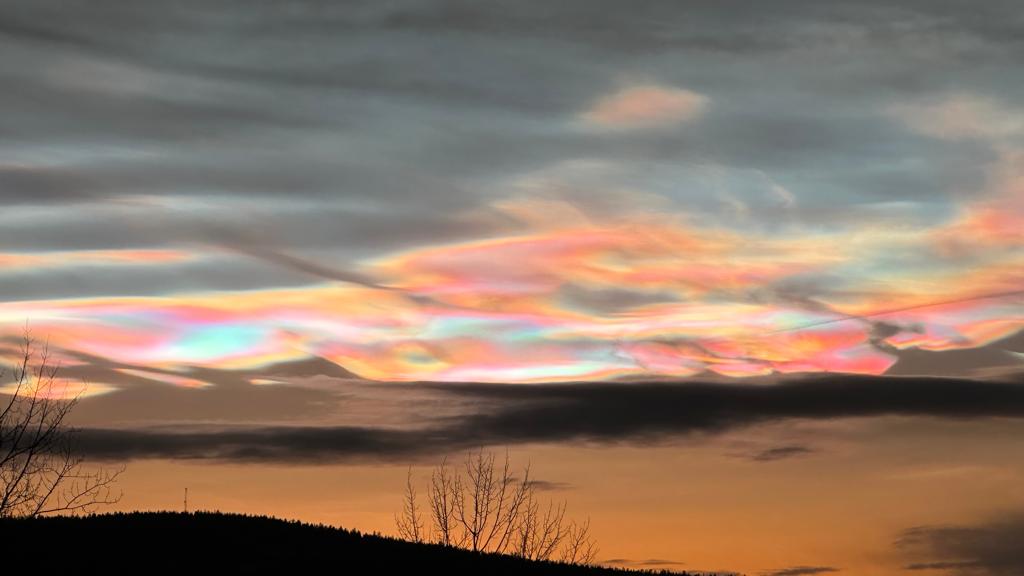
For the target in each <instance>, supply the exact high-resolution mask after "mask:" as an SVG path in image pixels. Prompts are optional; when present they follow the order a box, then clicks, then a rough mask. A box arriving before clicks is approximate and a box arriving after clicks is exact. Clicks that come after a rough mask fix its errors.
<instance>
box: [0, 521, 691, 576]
mask: <svg viewBox="0 0 1024 576" xmlns="http://www.w3.org/2000/svg"><path fill="white" fill-rule="evenodd" d="M0 540H2V542H3V549H4V555H5V562H4V566H5V568H6V567H9V566H11V564H9V562H11V561H13V562H17V563H22V560H24V561H25V563H27V564H29V565H35V566H36V567H37V569H36V570H34V572H37V573H50V572H51V569H52V571H53V572H54V573H59V572H65V571H67V572H71V571H79V570H84V571H85V573H93V572H96V573H102V574H119V573H131V574H148V573H154V571H155V572H158V573H164V572H167V571H170V570H175V571H178V570H193V571H201V572H202V573H207V572H209V571H212V570H215V571H223V573H227V574H301V573H304V572H303V571H304V570H311V571H316V573H324V572H330V573H332V574H424V573H430V572H435V571H437V572H439V573H440V574H445V575H452V574H455V575H459V574H466V575H472V576H486V575H490V574H494V575H517V576H522V575H543V576H547V575H551V576H599V575H617V576H624V575H628V574H652V573H653V572H649V571H636V570H624V569H614V568H597V567H583V566H572V565H567V564H560V563H554V562H531V561H528V560H522V559H519V558H514V557H511V556H503V555H498V554H478V553H473V552H469V551H466V550H459V549H454V548H448V547H444V546H439V545H435V544H413V543H410V542H404V541H401V540H397V539H394V538H388V537H384V536H379V535H369V534H361V533H359V532H357V531H354V530H345V529H341V528H334V527H330V526H322V525H311V524H304V523H300V522H297V521H286V520H280V519H277V518H270V517H266V516H246V515H241V514H221V513H212V512H197V513H192V514H185V513H180V512H133V513H127V514H124V513H119V514H100V515H91V516H84V517H78V518H74V517H50V518H39V519H2V520H0ZM658 574H685V573H682V572H658Z"/></svg>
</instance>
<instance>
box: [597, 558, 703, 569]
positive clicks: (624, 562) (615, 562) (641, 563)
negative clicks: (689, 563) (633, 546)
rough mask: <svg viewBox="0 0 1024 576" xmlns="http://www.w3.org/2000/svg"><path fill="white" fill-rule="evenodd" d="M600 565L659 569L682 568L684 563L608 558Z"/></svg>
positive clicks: (648, 559) (663, 560)
mask: <svg viewBox="0 0 1024 576" xmlns="http://www.w3.org/2000/svg"><path fill="white" fill-rule="evenodd" d="M601 564H606V565H610V566H634V567H647V568H659V567H668V566H684V565H685V564H686V563H685V562H679V561H678V560H666V559H665V558H647V559H645V560H633V559H630V558H610V559H608V560H603V561H602V562H601Z"/></svg>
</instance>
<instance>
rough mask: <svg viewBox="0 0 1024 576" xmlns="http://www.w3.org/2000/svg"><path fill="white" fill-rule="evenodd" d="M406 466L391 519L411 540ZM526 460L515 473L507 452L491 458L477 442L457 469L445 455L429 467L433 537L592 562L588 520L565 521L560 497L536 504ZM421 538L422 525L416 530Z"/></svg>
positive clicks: (411, 498)
mask: <svg viewBox="0 0 1024 576" xmlns="http://www.w3.org/2000/svg"><path fill="white" fill-rule="evenodd" d="M411 477H412V474H411V470H410V472H409V474H408V475H407V478H406V492H405V497H404V500H403V510H402V513H401V515H396V517H395V521H396V524H397V527H398V533H399V535H400V536H401V537H402V538H404V539H406V540H413V541H420V540H417V536H416V532H415V530H414V528H413V527H414V526H416V522H415V521H414V518H416V515H417V514H418V512H417V510H418V509H419V508H418V505H417V504H416V491H415V488H414V487H413V484H412V480H411ZM536 487H537V484H536V482H535V481H534V480H532V479H531V478H530V466H529V465H527V466H525V467H524V468H523V471H522V475H521V476H519V477H517V476H516V475H515V473H514V472H513V470H512V466H511V461H510V455H509V452H508V450H506V451H505V457H504V461H503V462H501V463H500V464H499V463H498V462H497V460H496V458H495V456H494V454H492V453H488V452H484V450H483V448H480V449H478V450H476V451H470V452H468V453H467V454H466V457H465V460H464V461H463V463H462V469H461V471H458V470H453V469H452V468H451V467H450V466H449V465H448V461H447V458H445V459H443V460H442V461H441V464H440V465H439V466H437V467H435V468H434V470H433V472H432V474H431V477H430V485H429V487H428V500H429V514H430V517H431V525H432V528H433V534H432V537H428V539H431V540H433V541H436V542H438V543H440V544H444V545H448V546H456V547H461V548H467V549H470V550H475V551H480V552H497V553H503V554H514V555H516V556H520V557H523V558H529V559H532V560H552V559H559V560H562V561H565V562H571V563H577V564H586V563H590V562H593V560H594V557H595V555H596V553H597V548H596V546H595V545H594V542H593V540H592V539H591V537H590V520H589V519H588V520H587V521H586V522H584V523H582V524H579V523H576V522H570V523H568V524H567V523H566V520H565V510H566V505H565V503H564V502H561V503H555V502H548V503H547V504H546V505H542V504H541V502H540V501H539V500H538V498H537V489H536ZM419 534H420V536H419V538H422V537H423V536H422V531H420V532H419ZM559 551H560V552H559Z"/></svg>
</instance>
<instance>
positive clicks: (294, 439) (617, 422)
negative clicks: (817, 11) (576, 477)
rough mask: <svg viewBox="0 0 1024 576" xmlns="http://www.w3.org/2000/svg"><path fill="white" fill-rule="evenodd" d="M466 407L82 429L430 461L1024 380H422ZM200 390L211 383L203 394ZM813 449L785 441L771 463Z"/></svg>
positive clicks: (871, 409) (325, 457)
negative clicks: (364, 416) (366, 418)
mask: <svg viewBox="0 0 1024 576" xmlns="http://www.w3.org/2000/svg"><path fill="white" fill-rule="evenodd" d="M415 386H418V387H420V388H421V389H423V388H427V389H431V390H432V391H433V392H435V393H436V394H439V395H440V398H442V399H445V398H447V399H448V401H449V402H450V401H456V400H458V401H462V405H463V406H466V407H468V408H467V412H465V413H460V414H455V415H445V416H443V417H440V418H435V419H433V420H432V421H430V422H429V423H427V424H426V425H424V426H421V427H419V428H412V429H410V428H401V427H399V426H389V427H375V426H372V425H361V426H317V427H313V426H290V425H274V426H254V427H247V426H244V425H236V426H206V427H201V428H197V427H189V428H175V427H161V428H153V429H119V430H108V429H98V428H86V429H83V430H81V431H80V436H79V442H80V448H81V450H82V451H83V454H85V455H87V456H89V457H93V458H99V459H132V458H175V459H178V458H180V459H213V460H232V461H253V462H259V461H278V462H333V461H343V460H401V459H413V458H419V457H427V456H433V455H438V454H443V453H447V452H450V451H456V450H461V449H465V448H469V447H473V446H477V445H510V444H521V443H532V442H596V443H617V442H631V443H657V442H661V441H665V440H669V439H672V438H677V437H681V436H686V435H690V434H695V433H720V432H724V431H728V430H732V429H736V428H741V427H745V426H750V425H754V424H759V423H766V422H773V421H781V420H789V419H837V418H849V417H874V416H887V415H903V416H921V417H941V418H958V419H965V418H987V417H1006V418H1024V383H1022V382H1019V381H1016V382H985V381H974V380H959V379H941V378H884V377H855V376H832V377H822V378H814V379H805V380H800V381H795V382H784V383H780V384H772V385H763V384H748V383H743V384H719V383H715V384H712V383H658V384H644V383H594V384H590V383H577V384H550V385H494V384H487V385H484V384H461V385H449V384H419V385H415ZM196 393H198V394H201V393H202V391H198V392H196ZM796 452H800V453H802V452H803V449H802V448H800V449H798V448H792V447H789V448H785V449H783V450H782V452H779V453H771V454H769V455H766V456H765V459H767V460H772V459H778V458H782V457H787V456H793V455H797V454H796Z"/></svg>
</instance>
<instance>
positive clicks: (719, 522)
mask: <svg viewBox="0 0 1024 576" xmlns="http://www.w3.org/2000/svg"><path fill="white" fill-rule="evenodd" d="M1015 5H1016V3H1015V2H1010V1H1001V0H986V1H985V2H981V3H978V2H966V1H962V2H952V1H925V0H920V1H915V0H900V1H890V2H873V1H861V2H846V1H838V0H826V1H823V2H806V1H801V2H797V1H787V0H776V1H771V2H740V1H733V0H723V1H719V2H713V3H712V2H696V1H683V0H680V1H655V0H637V1H635V2H629V3H628V7H627V6H626V3H624V2H613V1H610V0H565V1H562V2H557V3H552V2H540V1H534V0H520V1H515V2H490V3H480V2H468V1H466V2H455V1H440V0H430V1H413V0H405V1H388V2H383V1H377V2H345V3H337V2H325V1H319V0H318V1H314V0H299V1H290V2H240V1H237V0H220V1H216V2H206V1H203V2H200V1H198V0H184V1H180V2H174V3H164V2H154V1H152V0H141V1H135V2H130V3H125V2H114V1H111V0H88V1H86V0H61V1H59V2H58V1H55V0H31V1H29V0H9V1H5V2H0V82H2V87H3V89H2V90H0V110H3V113H2V114H0V201H2V206H3V224H2V225H0V359H2V360H6V361H7V362H12V361H14V360H15V359H16V358H17V352H18V344H19V342H20V339H21V337H22V335H23V333H24V332H25V330H26V329H28V330H30V331H31V334H32V335H33V336H34V337H36V338H37V339H39V340H40V341H46V342H48V344H49V347H50V351H51V353H52V354H53V358H54V359H55V360H57V361H59V362H60V365H61V374H62V375H63V376H66V377H67V378H68V381H69V382H70V388H69V392H68V393H71V394H74V393H79V392H81V393H82V394H83V400H82V401H81V402H80V404H79V405H78V406H77V407H76V413H75V418H76V421H77V422H78V423H80V424H81V425H82V426H83V427H84V429H83V441H84V446H85V449H86V451H87V452H88V454H89V455H90V456H92V457H95V458H99V459H105V460H109V461H128V462H129V463H130V467H129V470H128V473H127V475H126V477H125V490H126V499H125V501H124V506H127V507H161V506H170V507H175V506H177V505H178V502H179V492H180V490H181V488H182V484H183V483H185V482H192V484H191V485H192V486H193V490H192V492H193V493H194V494H196V496H195V497H196V498H199V499H200V500H199V501H200V502H202V498H203V493H204V490H203V488H202V487H201V486H205V487H206V488H205V492H206V498H207V500H206V502H207V505H209V506H220V507H224V508H234V509H239V510H243V511H250V510H260V511H264V512H268V513H273V514H277V515H282V516H287V517H301V518H304V519H311V520H316V521H326V522H331V523H339V524H345V525H350V526H352V527H356V528H364V529H379V530H382V531H388V530H392V529H393V526H392V520H391V519H392V513H393V512H394V509H395V507H396V505H397V503H398V499H397V497H398V495H399V494H400V491H401V485H402V483H403V482H404V479H405V475H404V470H405V468H406V466H408V465H414V466H415V467H417V469H418V470H420V469H422V471H423V473H424V474H426V473H428V471H429V467H430V466H431V465H433V464H434V463H436V461H437V459H438V458H440V457H442V456H443V455H445V454H449V453H458V452H459V451H462V450H464V449H467V448H470V447H472V446H474V445H479V444H485V445H488V446H509V445H511V446H513V448H514V450H515V452H516V454H517V458H518V459H520V460H523V461H526V460H530V461H533V462H535V463H536V466H537V467H538V469H539V468H540V467H541V466H545V467H547V469H548V471H550V473H551V475H552V477H551V479H550V481H551V482H552V484H551V486H554V487H555V489H553V492H554V493H557V494H558V495H560V496H561V495H564V496H565V497H566V499H567V500H569V501H570V502H577V501H578V502H581V504H580V505H579V506H580V508H581V509H582V510H587V511H588V512H589V513H590V516H591V518H592V521H593V523H594V529H595V531H596V532H597V534H598V536H599V537H600V540H601V544H602V550H603V552H602V556H601V559H602V560H603V561H606V562H608V563H610V564H615V565H629V566H648V567H655V566H658V567H676V568H680V569H683V568H689V569H694V568H695V567H696V568H702V569H716V570H723V571H741V572H745V573H748V574H774V575H777V576H800V575H810V574H823V573H827V572H838V573H851V574H883V575H885V574H903V573H923V574H926V575H927V574H936V575H942V574H946V575H953V576H974V575H981V576H989V575H995V576H1003V575H1005V574H1018V573H1020V571H1021V570H1022V567H1021V566H1020V564H1019V560H1016V561H1015V560H1013V554H1010V553H1008V552H1007V550H1008V549H1009V548H1008V546H1010V545H1011V544H1009V543H1012V542H1014V541H1017V540H1015V539H1016V538H1019V537H1020V536H1021V535H1022V533H1024V520H1022V518H1024V492H1021V489H1020V488H1019V486H1020V485H1021V482H1020V481H1021V480H1022V479H1024V466H1022V465H1021V464H1019V463H1017V462H1016V460H1019V458H1017V459H1016V460H1015V459H1014V458H1012V457H1010V456H1011V455H1012V454H1020V453H1021V450H1022V449H1024V440H1020V438H1024V437H1022V436H1021V435H1020V433H1021V432H1022V431H1024V428H1022V423H1021V418H1022V417H1024V386H1022V384H1024V380H1022V378H1024V377H1022V375H1024V75H1021V74H1020V73H1019V69H1020V66H1019V62H1020V61H1022V60H1024V13H1022V12H1021V11H1020V10H1019V9H1017V8H1016V6H1015ZM8 382H9V381H2V380H0V392H2V390H3V389H4V388H3V386H4V385H5V384H7V383H8ZM612 461H614V462H615V463H616V464H614V466H613V465H612V464H609V462H612ZM625 463H629V464H630V465H629V466H626V465H625ZM570 464H571V465H570ZM602 466H609V467H610V468H611V469H609V470H608V472H607V477H606V478H605V479H603V480H602V481H601V482H603V484H600V483H598V482H597V481H595V480H593V478H594V470H597V469H600V468H601V467H602ZM292 474H294V475H295V481H296V482H303V483H305V486H306V487H308V488H309V489H308V490H294V491H289V493H288V494H281V493H280V492H279V491H274V490H272V489H271V488H272V487H273V486H274V485H275V483H278V482H281V481H282V480H281V479H282V478H284V477H289V478H290V477H291V476H289V475H292ZM282 475H283V476H282ZM340 479H346V482H343V483H342V484H345V490H351V491H350V492H347V493H346V494H345V495H344V496H343V495H341V494H334V493H332V490H341V487H340V485H339V482H341V480H340ZM240 482H247V483H248V485H249V488H247V489H245V490H242V491H240V490H239V489H238V485H239V483H240ZM197 483H198V484H197ZM202 483H205V484H202ZM637 483H642V484H644V485H646V486H647V487H648V488H649V490H648V491H647V492H648V494H647V498H648V499H647V500H643V499H639V500H631V498H639V496H636V495H634V494H631V492H632V489H631V488H630V487H632V486H635V485H636V484H637ZM349 484H351V485H350V486H349ZM382 487H386V488H387V492H382ZM264 490H265V491H264ZM243 493H244V494H247V496H246V497H244V498H243V497H242V496H239V494H243ZM944 494H946V496H944ZM948 494H952V495H954V497H953V498H950V497H949V496H948ZM312 495H315V496H316V499H311V498H313V496H312ZM328 501H329V502H331V504H330V505H328V504H325V503H326V502H328ZM602 526H603V528H602ZM823 526H828V527H830V528H831V530H830V531H827V532H825V533H823V532H822V527H823ZM622 527H628V529H622ZM617 530H620V531H618V532H617ZM638 534H639V535H642V536H637V535H638ZM780 535H784V537H782V536H780ZM826 536H827V537H826ZM680 542H683V543H684V544H680ZM979 542H981V543H984V542H988V543H992V542H995V543H996V544H992V545H982V544H979ZM999 543H1003V547H1002V548H1000V545H999ZM645 562H646V564H645ZM1014 562H1017V563H1016V564H1015V563H1014Z"/></svg>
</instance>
